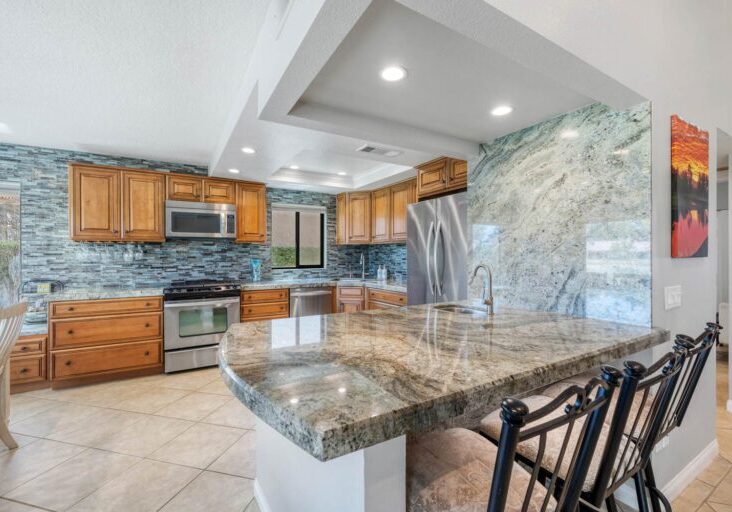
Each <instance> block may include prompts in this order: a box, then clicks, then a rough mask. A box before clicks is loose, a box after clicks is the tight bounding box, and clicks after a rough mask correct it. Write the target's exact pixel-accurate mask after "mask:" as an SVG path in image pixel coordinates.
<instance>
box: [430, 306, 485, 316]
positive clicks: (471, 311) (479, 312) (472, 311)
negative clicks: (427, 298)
mask: <svg viewBox="0 0 732 512" xmlns="http://www.w3.org/2000/svg"><path fill="white" fill-rule="evenodd" d="M434 308H435V309H439V310H440V311H449V312H450V313H460V314H461V315H473V316H488V311H486V310H485V309H480V308H472V307H470V306H461V305H459V304H438V305H437V306H435V307H434Z"/></svg>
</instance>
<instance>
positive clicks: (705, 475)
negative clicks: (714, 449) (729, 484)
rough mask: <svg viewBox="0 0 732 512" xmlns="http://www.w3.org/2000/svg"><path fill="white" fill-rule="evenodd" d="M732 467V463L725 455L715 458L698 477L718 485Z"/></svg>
mask: <svg viewBox="0 0 732 512" xmlns="http://www.w3.org/2000/svg"><path fill="white" fill-rule="evenodd" d="M730 468H732V463H731V462H729V461H728V460H727V459H725V458H723V457H719V456H718V457H717V458H715V459H714V460H713V461H712V463H711V464H710V465H709V467H707V469H705V470H704V471H703V472H702V474H701V475H699V476H698V477H697V478H698V479H699V480H701V481H702V482H704V483H705V484H709V485H717V484H719V482H721V481H722V479H723V478H724V477H725V475H726V474H727V473H728V472H729V470H730Z"/></svg>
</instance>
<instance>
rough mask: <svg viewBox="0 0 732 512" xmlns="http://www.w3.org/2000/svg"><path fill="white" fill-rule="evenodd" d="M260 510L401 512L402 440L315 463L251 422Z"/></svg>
mask: <svg viewBox="0 0 732 512" xmlns="http://www.w3.org/2000/svg"><path fill="white" fill-rule="evenodd" d="M254 495H255V497H256V499H257V503H258V504H259V508H260V509H261V510H262V512H293V511H297V512H404V510H405V509H406V436H400V437H398V438H395V439H391V440H389V441H385V442H383V443H379V444H377V445H374V446H370V447H368V448H364V449H363V450H358V451H356V452H353V453H349V454H347V455H343V456H341V457H338V458H335V459H332V460H329V461H327V462H320V461H319V460H317V459H316V458H315V457H313V456H312V455H310V454H309V453H307V452H306V451H304V450H303V449H302V448H300V447H298V446H296V445H295V444H294V443H293V442H292V441H290V440H289V439H286V438H285V437H284V436H283V435H282V434H280V433H279V432H277V431H276V430H274V429H273V428H272V427H270V426H269V425H267V424H266V423H264V422H263V421H261V420H259V419H257V479H256V481H255V482H254Z"/></svg>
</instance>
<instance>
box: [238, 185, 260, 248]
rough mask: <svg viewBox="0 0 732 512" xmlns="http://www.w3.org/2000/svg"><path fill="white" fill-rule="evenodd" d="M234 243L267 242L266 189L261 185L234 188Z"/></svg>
mask: <svg viewBox="0 0 732 512" xmlns="http://www.w3.org/2000/svg"><path fill="white" fill-rule="evenodd" d="M236 224H237V226H236V241H237V242H254V243H264V242H266V241H267V189H266V187H265V186H264V185H263V184H262V183H238V184H237V186H236Z"/></svg>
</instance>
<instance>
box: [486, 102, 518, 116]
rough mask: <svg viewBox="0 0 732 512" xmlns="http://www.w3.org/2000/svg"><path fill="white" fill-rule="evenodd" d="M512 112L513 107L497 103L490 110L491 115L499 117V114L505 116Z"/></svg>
mask: <svg viewBox="0 0 732 512" xmlns="http://www.w3.org/2000/svg"><path fill="white" fill-rule="evenodd" d="M511 112H513V107H512V106H510V105H499V106H497V107H496V108H494V109H493V110H491V115H492V116H496V117H500V116H506V115H508V114H510V113H511Z"/></svg>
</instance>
